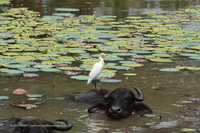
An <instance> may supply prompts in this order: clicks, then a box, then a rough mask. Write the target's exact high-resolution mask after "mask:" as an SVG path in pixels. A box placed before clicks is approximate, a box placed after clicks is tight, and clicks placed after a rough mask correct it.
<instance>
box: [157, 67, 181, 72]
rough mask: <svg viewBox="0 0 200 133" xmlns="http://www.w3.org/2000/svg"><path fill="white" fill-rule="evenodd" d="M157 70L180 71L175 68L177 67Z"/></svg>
mask: <svg viewBox="0 0 200 133" xmlns="http://www.w3.org/2000/svg"><path fill="white" fill-rule="evenodd" d="M159 71H165V72H178V71H180V70H179V69H177V68H162V69H160V70H159Z"/></svg>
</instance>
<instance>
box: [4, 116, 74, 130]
mask: <svg viewBox="0 0 200 133" xmlns="http://www.w3.org/2000/svg"><path fill="white" fill-rule="evenodd" d="M56 121H61V122H64V123H65V124H67V126H65V127H63V126H58V125H54V124H53V123H52V122H51V121H47V120H44V119H36V118H25V119H21V118H16V117H12V118H11V119H10V120H9V121H8V122H7V123H6V124H5V125H4V126H2V127H0V130H4V131H8V132H12V133H55V131H54V130H57V131H68V130H70V129H71V128H72V127H73V124H72V122H71V121H69V120H67V119H57V120H56Z"/></svg>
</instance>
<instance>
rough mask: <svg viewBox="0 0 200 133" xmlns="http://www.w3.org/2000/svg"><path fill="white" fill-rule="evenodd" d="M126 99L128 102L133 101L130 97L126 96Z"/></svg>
mask: <svg viewBox="0 0 200 133" xmlns="http://www.w3.org/2000/svg"><path fill="white" fill-rule="evenodd" d="M124 100H125V101H127V102H131V101H132V99H131V98H130V97H126V98H124Z"/></svg>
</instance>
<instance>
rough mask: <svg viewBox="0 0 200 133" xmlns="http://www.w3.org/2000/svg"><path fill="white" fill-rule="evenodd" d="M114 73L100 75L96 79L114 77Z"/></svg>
mask: <svg viewBox="0 0 200 133" xmlns="http://www.w3.org/2000/svg"><path fill="white" fill-rule="evenodd" d="M114 76H115V73H100V74H99V75H98V77H114Z"/></svg>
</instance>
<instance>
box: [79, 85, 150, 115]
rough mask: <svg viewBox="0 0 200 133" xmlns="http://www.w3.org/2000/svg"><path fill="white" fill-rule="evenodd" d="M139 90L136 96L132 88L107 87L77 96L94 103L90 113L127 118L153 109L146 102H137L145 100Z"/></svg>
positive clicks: (86, 101) (148, 112)
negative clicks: (113, 88)
mask: <svg viewBox="0 0 200 133" xmlns="http://www.w3.org/2000/svg"><path fill="white" fill-rule="evenodd" d="M134 89H135V90H136V91H137V95H138V96H136V95H135V94H134V93H133V92H132V91H131V90H129V89H126V88H118V89H115V90H113V91H111V92H108V91H107V90H105V89H101V90H91V91H88V92H86V93H82V94H80V95H79V96H77V97H76V99H77V100H79V101H81V102H84V103H89V104H93V105H92V106H91V107H90V108H89V109H88V112H89V113H104V114H107V115H108V117H110V118H113V119H121V118H126V117H128V116H130V115H131V114H132V112H134V113H135V114H139V115H143V114H151V113H153V111H152V110H151V108H150V107H149V106H147V105H146V104H144V103H136V101H138V102H141V101H143V100H144V95H143V93H142V92H141V91H140V90H139V89H137V88H134Z"/></svg>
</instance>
